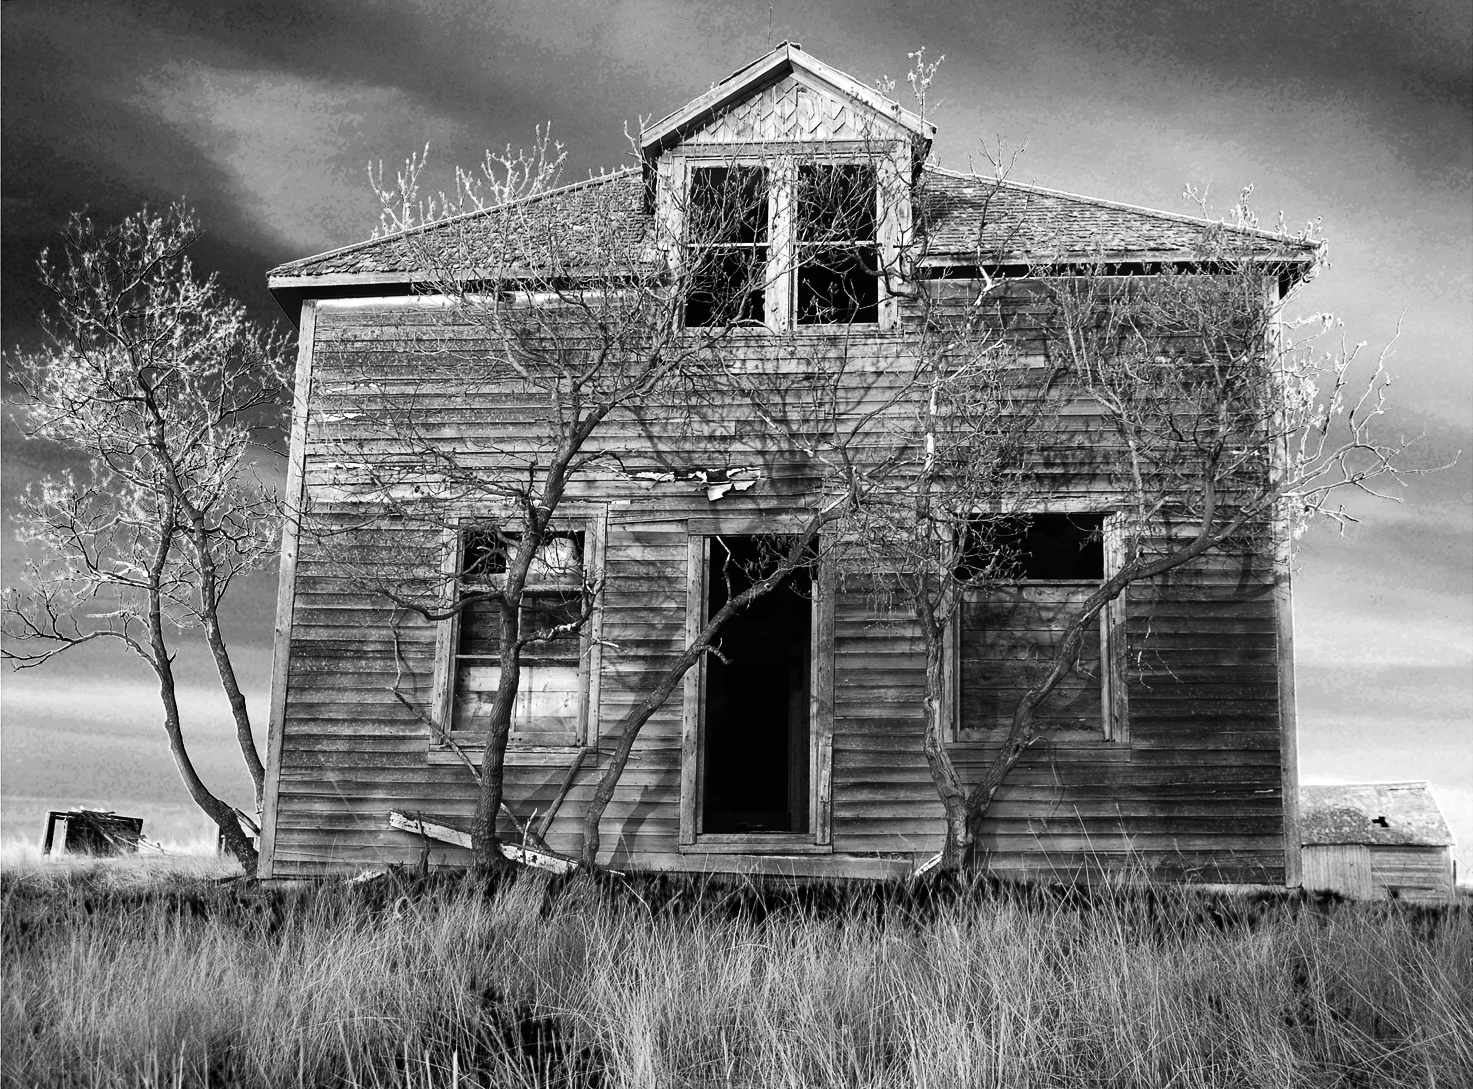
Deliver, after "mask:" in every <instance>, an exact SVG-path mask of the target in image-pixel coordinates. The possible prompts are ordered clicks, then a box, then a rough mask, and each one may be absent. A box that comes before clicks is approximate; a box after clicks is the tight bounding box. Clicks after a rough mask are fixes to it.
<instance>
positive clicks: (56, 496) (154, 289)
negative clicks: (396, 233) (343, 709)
mask: <svg viewBox="0 0 1473 1089" xmlns="http://www.w3.org/2000/svg"><path fill="white" fill-rule="evenodd" d="M199 233H200V230H199V226H198V223H197V222H196V220H195V219H194V216H193V214H192V213H191V212H189V211H188V210H187V209H185V208H183V207H180V206H175V207H172V208H170V209H169V210H168V211H167V212H165V213H163V214H162V215H156V214H150V213H148V212H147V211H144V212H141V213H139V214H137V215H133V216H129V217H127V218H126V219H124V220H123V221H122V222H121V223H120V224H118V225H117V226H116V227H113V228H110V229H106V230H104V229H100V228H98V227H97V226H96V225H95V224H94V223H93V222H92V221H91V220H90V219H89V218H87V217H85V216H82V215H74V216H73V217H72V219H71V222H70V223H69V225H68V227H67V230H66V232H65V234H64V235H63V238H62V245H61V252H60V254H59V255H58V256H56V257H53V256H52V255H51V253H50V252H49V251H48V252H46V253H43V254H42V257H41V261H40V273H41V281H42V284H43V286H44V287H45V288H46V289H47V291H49V292H50V293H51V296H52V299H53V302H54V305H55V311H54V313H52V314H49V315H47V316H46V317H45V319H44V329H45V332H46V335H47V339H48V341H49V343H48V345H47V346H46V347H45V348H43V349H41V350H39V351H37V352H33V353H28V354H17V355H15V356H14V357H13V358H10V359H8V360H7V363H8V373H9V376H10V379H11V381H12V383H13V385H14V388H15V389H16V390H17V394H18V395H17V397H16V401H17V403H18V404H19V405H20V407H21V409H22V418H23V420H24V426H25V430H26V434H27V435H28V436H30V437H32V438H44V439H49V440H51V441H53V442H56V443H58V444H59V445H60V446H61V447H62V449H63V450H65V451H66V452H67V453H68V454H69V455H71V456H72V457H73V458H75V459H76V460H77V461H78V462H79V463H80V465H79V468H78V470H74V471H65V472H59V473H55V474H52V475H51V476H48V477H46V478H44V479H42V480H41V481H39V482H38V483H36V484H34V485H33V486H32V487H31V488H30V489H29V490H28V492H27V493H26V495H25V496H24V498H23V499H22V502H21V507H20V512H19V514H18V519H17V520H18V522H19V529H20V537H21V540H22V542H23V543H24V544H25V545H26V546H27V548H28V553H29V557H28V558H29V564H28V568H27V579H26V585H25V586H24V587H23V588H21V589H15V590H10V591H8V592H7V594H6V600H5V621H6V635H7V637H8V640H7V646H6V647H5V650H4V656H5V657H6V658H7V659H8V660H9V661H11V662H12V663H13V664H14V665H15V666H16V667H17V668H24V667H28V666H37V665H41V664H43V663H45V662H47V661H49V660H50V659H51V658H53V657H55V656H56V655H57V654H59V653H62V652H63V651H66V650H69V649H71V648H73V647H77V646H80V645H82V644H85V643H90V642H94V641H98V640H114V641H117V642H119V643H120V644H122V645H123V646H125V647H126V648H127V649H128V650H130V651H131V652H133V653H134V654H136V655H138V656H139V657H140V658H142V659H143V661H145V662H146V663H147V664H148V665H149V667H150V668H151V669H152V670H153V672H154V675H155V677H156V678H157V680H158V684H159V696H160V700H161V701H162V703H163V710H164V730H165V733H166V734H167V735H168V738H169V747H170V751H171V753H172V754H173V757H174V760H175V763H176V764H177V766H178V768H179V772H180V775H181V776H182V777H183V779H184V782H185V786H186V787H187V788H188V790H189V793H190V796H191V797H192V798H193V799H194V801H195V803H196V804H198V805H199V806H200V808H201V809H203V810H204V811H205V812H206V813H207V814H208V815H209V816H210V818H211V819H212V820H213V821H214V822H215V823H216V824H217V825H218V826H219V828H220V830H221V832H222V834H223V835H224V837H225V841H226V843H227V845H228V847H229V849H230V850H231V852H232V853H233V854H235V855H236V857H237V858H239V859H240V860H241V862H242V864H243V865H245V866H246V867H247V868H248V869H249V868H251V867H253V866H254V864H255V851H254V849H253V848H252V847H251V844H250V840H249V839H248V838H247V837H246V836H245V834H244V833H243V832H242V830H241V826H240V822H239V821H238V820H237V814H236V811H235V810H233V809H232V808H231V807H230V806H229V805H228V804H226V803H225V802H223V801H222V800H220V799H219V798H218V797H216V796H215V795H214V794H212V793H211V792H210V791H209V789H208V788H207V787H206V786H205V784H204V783H203V782H202V781H201V779H200V777H199V775H198V773H197V772H196V770H195V768H194V766H193V764H192V763H191V762H190V759H189V755H188V751H187V747H186V744H185V737H184V726H183V722H182V720H181V717H180V711H179V705H178V699H177V695H176V678H175V675H174V669H173V653H172V652H171V650H170V638H171V632H175V631H178V630H179V629H184V628H190V627H194V626H198V627H199V628H200V629H202V631H203V633H204V636H205V641H206V643H207V645H208V646H209V648H210V652H211V656H212V658H213V659H214V663H215V666H216V670H217V672H218V674H219V678H220V684H221V687H222V688H223V690H224V692H225V694H226V697H227V699H228V701H229V703H230V707H231V713H232V715H233V717H234V721H235V728H236V739H237V742H238V744H239V746H240V750H241V754H242V757H243V759H244V761H245V764H246V767H247V770H248V771H249V773H250V775H251V779H252V782H253V784H254V788H255V796H256V807H257V813H258V814H259V811H260V803H261V795H262V789H263V779H264V769H263V768H262V764H261V760H260V756H259V754H258V753H257V751H256V746H255V742H254V740H253V738H252V736H251V727H250V718H249V715H248V713H247V709H246V702H245V697H244V695H243V694H242V692H241V690H240V685H239V682H238V680H237V678H236V675H235V670H234V667H233V665H232V663H231V658H230V652H229V649H228V646H227V644H226V640H225V636H224V633H223V631H222V629H221V625H220V607H221V602H222V601H223V600H224V598H225V596H226V594H227V593H228V591H229V589H230V587H231V585H232V583H233V582H234V580H235V579H236V578H237V577H238V576H240V575H242V574H244V573H246V572H249V571H251V570H255V569H258V568H261V567H263V566H264V565H265V564H266V563H267V562H268V561H269V559H270V557H271V556H272V555H273V554H274V553H275V550H276V539H277V530H278V526H279V518H278V514H277V510H276V504H275V497H274V495H273V494H272V492H271V491H270V489H269V488H268V487H267V486H266V484H265V483H264V482H263V481H262V480H261V479H260V478H259V477H258V476H257V474H256V472H255V469H254V458H255V456H256V454H257V453H259V452H261V451H263V450H265V449H266V447H265V446H264V445H263V442H264V440H266V439H269V437H270V436H271V435H272V434H274V433H276V431H277V429H279V427H280V422H281V421H280V414H281V404H282V393H283V390H284V388H285V378H284V371H283V355H284V350H285V344H284V343H283V341H282V340H281V338H280V337H279V336H277V335H275V334H273V333H270V332H266V331H263V330H261V329H260V328H258V327H257V326H255V325H254V324H253V323H251V322H250V321H248V320H247V319H246V316H245V312H244V310H243V308H242V307H241V306H240V305H239V304H237V303H235V302H233V301H231V300H229V299H227V298H225V297H223V296H222V295H221V293H220V290H219V287H218V285H217V283H216V281H215V278H214V277H213V276H211V277H209V278H207V279H205V280H203V281H201V280H199V279H197V278H196V276H195V274H194V271H193V268H192V266H191V264H190V261H189V259H188V257H187V256H186V255H185V251H186V250H187V249H188V247H189V246H190V245H191V244H192V243H193V242H194V241H195V240H196V239H197V238H198V237H199ZM258 440H262V441H258Z"/></svg>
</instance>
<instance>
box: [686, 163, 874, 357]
mask: <svg viewBox="0 0 1473 1089" xmlns="http://www.w3.org/2000/svg"><path fill="white" fill-rule="evenodd" d="M685 179H686V181H685V188H684V193H685V200H684V202H683V206H682V207H681V210H680V212H679V217H680V218H679V219H678V220H677V221H676V222H679V223H680V224H681V228H680V229H681V232H682V251H683V258H682V260H683V276H684V283H683V284H682V290H683V294H684V318H683V320H684V324H685V326H686V327H687V328H726V327H730V326H744V325H749V326H767V327H768V328H772V329H783V328H794V327H807V328H811V329H813V330H814V331H815V332H817V331H821V330H822V329H823V328H825V327H828V326H835V325H874V324H879V323H881V321H882V320H884V319H882V317H881V313H882V305H881V303H882V295H883V294H884V293H883V292H882V291H881V288H880V276H879V270H880V266H881V264H882V259H883V258H882V249H883V246H884V243H883V242H882V239H881V234H882V231H881V218H882V217H881V215H880V205H881V201H880V193H879V184H878V172H877V168H876V166H875V165H874V164H872V163H853V162H850V163H843V162H813V161H807V162H805V161H802V160H801V159H799V160H796V161H795V158H794V157H793V156H789V155H780V156H777V157H776V158H774V159H772V160H770V161H765V162H763V163H761V164H748V163H742V162H740V161H738V162H725V163H722V164H720V165H717V164H715V163H712V164H711V165H704V164H702V163H701V162H700V161H699V160H696V161H692V162H688V164H687V166H686V169H685ZM893 256H894V255H893V254H892V255H891V259H892V260H893ZM890 320H893V315H892V316H891V318H890Z"/></svg>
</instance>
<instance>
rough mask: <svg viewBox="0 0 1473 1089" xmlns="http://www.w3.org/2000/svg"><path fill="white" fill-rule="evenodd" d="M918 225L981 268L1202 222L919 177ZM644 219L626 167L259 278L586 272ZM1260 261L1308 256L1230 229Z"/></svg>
mask: <svg viewBox="0 0 1473 1089" xmlns="http://www.w3.org/2000/svg"><path fill="white" fill-rule="evenodd" d="M925 182H926V184H925V185H924V186H923V188H922V193H923V197H922V207H921V208H920V209H919V213H920V214H919V216H918V219H919V221H920V222H921V224H922V225H923V230H924V231H925V233H926V237H927V253H928V255H929V256H930V257H936V258H947V257H951V258H956V259H962V260H965V259H969V258H976V257H977V256H978V255H979V254H982V255H985V257H986V258H987V259H989V260H990V259H994V258H997V257H1008V258H1012V259H1020V258H1032V259H1039V258H1043V257H1067V256H1071V255H1073V256H1084V255H1095V254H1103V255H1109V256H1111V257H1129V256H1130V255H1133V254H1134V255H1141V256H1146V255H1156V256H1162V255H1169V254H1183V253H1190V252H1192V251H1193V250H1194V248H1196V247H1198V246H1200V245H1201V243H1202V242H1203V241H1204V240H1205V239H1206V237H1207V236H1208V234H1209V232H1211V231H1213V230H1216V229H1219V228H1217V227H1216V226H1215V225H1214V224H1211V223H1209V222H1208V221H1206V220H1201V219H1192V218H1190V217H1187V216H1180V215H1174V214H1171V213H1168V212H1153V211H1150V210H1148V209H1144V208H1133V207H1130V206H1127V205H1122V204H1115V203H1112V202H1108V201H1101V200H1094V199H1091V198H1087V197H1078V196H1072V195H1070V194H1067V193H1057V192H1053V191H1051V190H1045V189H1038V188H1034V187H1031V186H1023V185H1017V184H1014V183H1011V182H1001V183H996V182H992V181H990V180H988V179H985V178H977V177H971V176H964V175H957V174H951V173H949V172H947V171H943V170H932V169H928V170H927V176H926V179H925ZM652 228H653V217H652V215H651V214H650V213H649V212H648V211H646V209H645V193H644V181H643V178H642V176H641V173H640V172H639V171H638V170H632V169H631V170H625V171H621V172H619V173H617V174H610V175H605V176H603V177H600V178H594V179H590V180H589V181H586V182H579V183H577V184H575V185H569V186H564V187H562V188H560V189H556V190H553V191H551V192H549V193H546V194H543V195H542V196H539V197H534V198H531V199H529V200H524V201H518V202H516V203H513V204H509V205H504V206H502V207H500V208H493V209H489V210H487V211H484V212H476V213H472V214H470V215H465V216H458V217H456V218H455V219H450V220H445V221H443V222H441V223H437V224H433V225H431V226H429V227H426V228H421V229H419V230H415V231H410V232H406V233H402V234H395V235H390V236H388V237H386V238H378V239H372V240H370V241H367V242H360V243H358V244H356V245H353V246H347V247H344V248H342V249H338V250H332V251H330V252H328V253H323V254H318V255H317V256H315V257H305V258H302V259H301V260H298V261H291V262H288V263H287V264H284V265H281V266H279V267H277V268H275V269H272V270H271V272H270V274H269V275H270V276H272V277H283V278H299V277H300V278H310V277H314V276H343V275H353V274H376V275H377V276H378V277H379V278H380V279H381V278H382V277H383V276H384V274H393V273H404V274H405V275H406V278H409V277H411V276H413V275H414V274H415V273H419V272H422V271H423V269H424V266H425V264H426V257H425V255H426V254H427V253H431V252H433V253H435V260H436V262H437V263H438V262H452V263H453V264H454V265H455V266H456V267H458V268H460V269H462V270H463V269H471V268H481V269H486V270H488V271H490V272H491V273H492V274H493V275H494V274H495V272H496V271H497V270H507V271H509V270H512V269H518V268H519V269H538V270H543V271H545V270H548V269H553V268H557V267H558V266H563V267H564V268H567V269H568V270H569V271H571V270H572V267H573V266H581V267H584V268H587V267H589V266H595V267H596V266H598V265H600V264H601V263H602V262H604V261H608V260H616V261H622V262H624V263H626V264H627V263H629V261H630V259H631V255H634V256H635V257H637V259H640V260H649V259H651V258H652V257H653V252H652V251H650V250H649V249H648V248H647V247H646V246H644V245H643V243H644V242H646V241H648V240H649V238H650V237H651V234H652ZM1237 233H1240V234H1242V235H1243V236H1244V237H1247V238H1252V239H1254V240H1256V241H1261V243H1262V250H1263V252H1265V253H1277V254H1282V255H1284V256H1286V257H1288V256H1308V255H1309V254H1310V253H1312V251H1313V246H1311V245H1309V244H1306V243H1303V242H1299V241H1297V240H1293V239H1288V238H1284V237H1281V236H1278V235H1273V234H1270V233H1268V232H1266V231H1242V232H1237Z"/></svg>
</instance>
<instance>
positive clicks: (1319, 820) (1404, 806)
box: [1299, 782, 1453, 847]
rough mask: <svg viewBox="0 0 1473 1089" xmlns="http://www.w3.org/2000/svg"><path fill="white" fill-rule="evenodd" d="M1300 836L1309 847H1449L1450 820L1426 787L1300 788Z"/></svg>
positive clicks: (1369, 784)
mask: <svg viewBox="0 0 1473 1089" xmlns="http://www.w3.org/2000/svg"><path fill="white" fill-rule="evenodd" d="M1299 807H1300V812H1299V821H1300V837H1301V840H1302V842H1303V843H1304V845H1305V846H1307V847H1313V846H1323V845H1333V844H1348V843H1360V844H1366V845H1368V846H1373V847H1374V846H1414V847H1446V846H1449V845H1451V844H1452V843H1453V836H1452V832H1451V831H1449V829H1448V826H1447V821H1446V820H1444V819H1443V816H1442V812H1441V811H1440V810H1439V809H1438V808H1437V802H1436V800H1435V799H1434V798H1433V797H1432V791H1431V790H1430V789H1429V788H1428V786H1427V784H1426V783H1421V782H1409V783H1352V784H1348V785H1342V786H1303V787H1300V788H1299Z"/></svg>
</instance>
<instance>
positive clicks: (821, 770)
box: [680, 518, 834, 855]
mask: <svg viewBox="0 0 1473 1089" xmlns="http://www.w3.org/2000/svg"><path fill="white" fill-rule="evenodd" d="M688 532H689V536H688V537H687V539H686V605H685V645H686V646H690V645H691V644H692V643H694V642H695V640H696V638H697V637H698V636H699V635H700V633H701V629H702V628H703V627H704V626H705V622H706V602H707V597H706V590H707V587H706V573H707V571H708V569H709V563H710V541H711V538H712V537H713V536H717V535H721V534H727V535H731V536H753V535H756V534H761V533H776V532H781V530H780V529H774V528H773V527H772V526H771V525H770V524H769V523H763V522H758V521H755V520H754V521H751V522H747V521H745V520H743V521H734V520H733V519H730V518H723V519H711V520H709V521H708V520H706V519H701V520H699V521H698V520H695V519H692V520H691V522H690V524H689V528H688ZM833 584H834V580H833V573H832V570H831V568H830V565H829V564H828V563H827V562H825V561H824V560H823V559H822V558H820V560H819V563H818V564H817V570H816V571H815V572H814V579H813V604H812V610H813V611H812V617H813V623H812V627H811V634H810V642H809V648H810V649H809V670H810V673H809V678H810V682H809V703H808V745H809V748H808V831H807V832H794V833H782V832H763V833H752V834H746V835H725V834H723V835H713V834H707V833H703V832H702V831H701V830H700V825H701V788H702V783H703V781H704V776H703V772H704V770H705V755H706V754H705V744H704V740H705V729H704V728H705V722H704V708H705V699H704V697H705V687H706V663H705V661H704V659H703V660H702V661H700V662H697V663H696V664H695V665H694V666H692V667H691V669H690V671H689V672H688V673H686V675H685V682H684V686H685V687H684V692H683V696H684V700H683V706H682V714H681V729H680V849H681V851H683V852H694V853H712V854H783V855H791V854H827V853H830V852H831V851H832V850H833V836H832V824H833V819H832V813H833V760H834V594H833Z"/></svg>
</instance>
